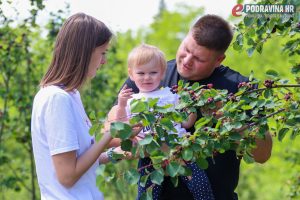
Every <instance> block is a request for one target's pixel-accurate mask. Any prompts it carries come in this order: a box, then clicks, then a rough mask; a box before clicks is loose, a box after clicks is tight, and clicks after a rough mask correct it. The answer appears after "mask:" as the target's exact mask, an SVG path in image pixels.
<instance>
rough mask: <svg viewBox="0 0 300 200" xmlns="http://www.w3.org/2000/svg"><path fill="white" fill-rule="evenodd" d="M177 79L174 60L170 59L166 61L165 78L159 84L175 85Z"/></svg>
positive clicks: (164, 85)
mask: <svg viewBox="0 0 300 200" xmlns="http://www.w3.org/2000/svg"><path fill="white" fill-rule="evenodd" d="M178 79H179V75H178V72H177V65H176V60H175V59H173V60H170V61H168V62H167V69H166V74H165V78H164V80H163V81H162V83H161V86H163V87H166V86H169V87H171V86H173V85H176V84H177V82H178Z"/></svg>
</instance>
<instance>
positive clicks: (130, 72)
mask: <svg viewBox="0 0 300 200" xmlns="http://www.w3.org/2000/svg"><path fill="white" fill-rule="evenodd" d="M127 72H128V76H129V78H130V79H131V80H132V81H134V80H133V77H132V69H131V67H128V68H127Z"/></svg>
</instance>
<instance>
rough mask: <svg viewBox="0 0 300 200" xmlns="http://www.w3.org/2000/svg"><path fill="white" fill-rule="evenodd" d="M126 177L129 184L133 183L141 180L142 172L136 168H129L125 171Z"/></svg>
mask: <svg viewBox="0 0 300 200" xmlns="http://www.w3.org/2000/svg"><path fill="white" fill-rule="evenodd" d="M124 178H125V180H126V181H127V182H128V183H129V184H131V185H133V184H136V183H137V182H138V181H139V178H140V174H139V173H138V172H137V170H136V169H129V170H128V171H126V172H125V174H124Z"/></svg>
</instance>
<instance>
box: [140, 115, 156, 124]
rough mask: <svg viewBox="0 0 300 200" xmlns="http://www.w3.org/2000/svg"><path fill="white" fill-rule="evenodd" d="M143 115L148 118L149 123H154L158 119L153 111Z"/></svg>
mask: <svg viewBox="0 0 300 200" xmlns="http://www.w3.org/2000/svg"><path fill="white" fill-rule="evenodd" d="M143 116H144V117H145V118H146V120H147V121H148V123H149V124H153V123H154V122H155V121H156V118H155V115H154V114H152V113H145V114H143Z"/></svg>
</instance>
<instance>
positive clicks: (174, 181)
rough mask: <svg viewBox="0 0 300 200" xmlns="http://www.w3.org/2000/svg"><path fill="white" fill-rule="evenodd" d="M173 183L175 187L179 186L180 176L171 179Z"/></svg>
mask: <svg viewBox="0 0 300 200" xmlns="http://www.w3.org/2000/svg"><path fill="white" fill-rule="evenodd" d="M171 182H172V183H173V185H174V187H177V186H178V176H175V177H171Z"/></svg>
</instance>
